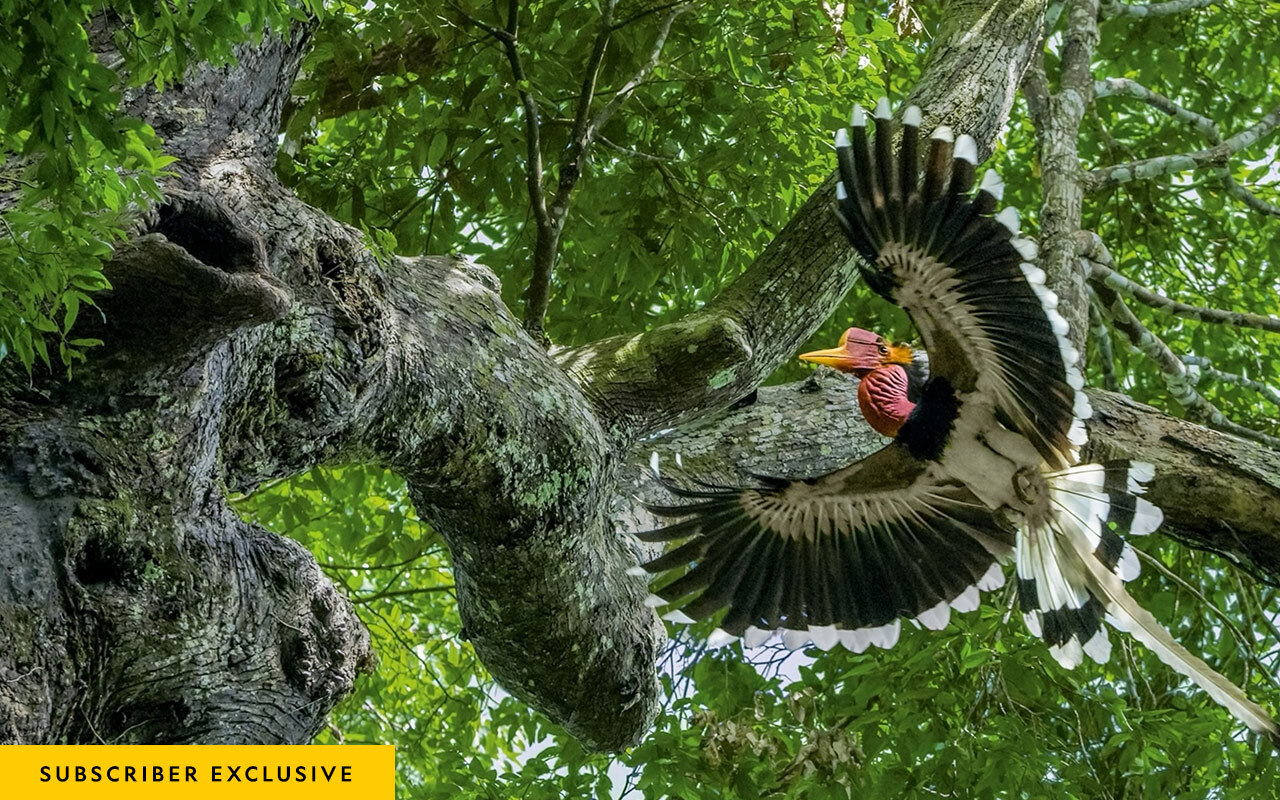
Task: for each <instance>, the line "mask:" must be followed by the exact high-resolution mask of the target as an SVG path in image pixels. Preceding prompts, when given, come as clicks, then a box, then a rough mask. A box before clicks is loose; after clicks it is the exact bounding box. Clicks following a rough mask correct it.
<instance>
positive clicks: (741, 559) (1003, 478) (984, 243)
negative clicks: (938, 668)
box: [635, 100, 1280, 746]
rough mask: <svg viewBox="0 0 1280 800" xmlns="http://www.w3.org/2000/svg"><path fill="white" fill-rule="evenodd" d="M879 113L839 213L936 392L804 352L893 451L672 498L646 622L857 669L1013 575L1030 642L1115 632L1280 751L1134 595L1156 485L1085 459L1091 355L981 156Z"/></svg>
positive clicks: (892, 374) (1073, 652)
mask: <svg viewBox="0 0 1280 800" xmlns="http://www.w3.org/2000/svg"><path fill="white" fill-rule="evenodd" d="M874 117H875V132H874V141H873V137H871V136H869V135H868V131H867V116H866V114H865V112H864V111H863V110H862V109H861V108H857V107H855V108H854V111H853V119H852V126H851V128H852V132H851V133H850V131H848V130H842V131H840V132H839V134H838V135H837V137H836V155H837V161H838V165H839V172H840V182H839V185H838V187H837V190H836V203H835V211H836V215H837V217H838V218H839V220H840V223H841V225H842V227H843V229H844V232H845V234H846V235H847V236H848V238H849V241H850V242H851V243H852V244H853V247H854V249H855V250H856V251H857V253H858V255H859V256H860V260H859V262H858V267H859V269H860V271H861V273H862V277H863V278H864V280H865V281H866V283H867V285H868V286H870V287H871V288H872V289H873V290H874V291H875V292H877V293H878V294H880V295H881V296H882V297H884V298H885V299H887V300H889V301H890V302H893V303H896V304H897V305H899V306H901V307H902V308H903V309H904V310H905V311H906V312H907V313H908V314H909V315H910V317H911V319H912V321H913V323H914V324H915V327H916V329H917V330H918V331H919V333H920V336H921V338H922V339H923V342H924V345H925V348H926V350H927V351H928V358H929V361H928V367H929V377H928V379H927V380H922V377H923V376H922V374H921V373H922V370H921V369H920V365H919V364H917V363H916V362H915V359H913V358H912V356H911V353H910V351H909V350H908V349H907V348H904V347H902V346H900V345H896V344H893V343H889V342H885V341H884V340H882V339H880V338H879V337H876V336H875V335H874V334H870V333H869V332H867V331H862V330H859V329H856V328H854V329H850V330H849V331H847V332H846V334H845V336H844V337H843V339H842V340H841V343H840V346H839V347H836V348H833V349H831V350H825V351H819V352H816V353H808V354H805V356H802V357H803V358H807V359H808V360H810V361H817V362H821V363H827V364H831V365H833V366H836V367H837V368H839V369H843V370H846V371H850V372H856V373H861V374H862V375H863V381H862V384H861V385H860V386H859V390H858V395H859V401H860V405H861V407H862V409H863V412H864V415H865V416H866V417H867V420H868V422H869V423H870V424H871V425H872V426H873V427H875V428H876V429H877V430H879V431H880V432H881V433H884V434H886V435H891V436H893V437H894V438H893V440H892V441H891V442H890V443H889V444H887V445H886V446H885V447H883V448H882V449H880V450H878V451H877V452H875V453H873V454H871V455H870V456H868V457H866V458H864V459H862V460H860V461H857V462H855V463H853V464H850V465H849V466H847V467H844V468H842V469H838V470H836V471H834V472H831V473H828V474H826V475H822V476H820V477H817V478H812V479H796V480H787V479H781V478H771V477H760V476H756V479H757V483H758V485H757V486H754V487H751V488H733V487H725V486H716V485H711V484H705V483H700V482H699V485H698V486H697V488H681V487H677V486H674V485H669V486H668V488H669V489H670V490H671V491H672V492H673V494H674V495H676V496H677V497H678V498H680V499H682V500H686V501H691V502H686V503H683V504H679V505H670V506H653V507H651V508H652V510H653V511H654V512H655V513H656V514H658V515H660V516H668V517H673V518H681V521H678V522H674V523H672V524H670V525H668V526H666V527H663V528H660V529H657V530H654V531H650V532H648V533H643V534H640V535H639V538H640V539H642V540H644V541H647V542H680V541H681V540H683V541H682V543H679V544H676V545H673V546H672V547H671V548H670V549H668V550H667V552H665V553H664V554H663V555H661V556H659V557H657V558H655V559H653V560H651V561H649V562H648V563H646V564H644V565H643V566H642V567H639V568H635V571H636V572H637V573H639V574H649V573H657V574H660V576H661V577H659V578H658V579H657V580H656V581H655V583H654V586H653V589H652V592H653V594H652V595H651V596H650V598H649V604H650V605H653V606H663V605H670V606H672V607H673V608H674V610H672V611H671V612H670V613H668V614H667V615H666V617H667V619H670V620H673V621H676V622H691V621H694V620H698V619H703V618H706V617H709V616H712V615H713V614H717V613H718V612H720V611H721V610H722V609H723V610H724V611H723V614H722V615H721V616H720V617H719V618H718V620H717V627H716V628H715V631H714V632H713V634H712V636H711V643H712V644H720V643H724V642H727V641H731V640H732V639H734V638H736V637H739V636H741V637H743V639H744V643H745V644H746V645H747V646H754V645H757V644H760V643H761V642H763V641H765V640H766V639H768V638H769V637H770V636H772V635H773V632H774V631H775V630H776V629H781V631H782V638H783V642H784V643H785V644H786V645H787V646H789V647H792V648H795V647H800V646H802V645H804V644H805V643H807V642H809V641H812V642H813V643H814V644H816V645H817V646H819V647H821V648H823V649H828V648H830V647H832V646H834V645H835V644H836V643H837V642H839V643H841V644H843V645H844V646H845V647H846V648H848V649H850V650H852V651H854V652H862V651H863V650H865V649H866V648H867V647H868V646H869V645H872V644H874V645H877V646H879V647H891V646H893V644H894V643H896V641H897V639H898V634H899V631H900V625H901V620H902V618H908V619H915V620H916V621H918V622H919V623H920V624H921V625H922V626H924V627H926V628H931V629H935V630H936V629H940V628H942V627H945V626H946V625H947V623H948V621H949V619H950V613H951V610H952V609H956V610H959V611H967V610H972V609H974V608H976V607H977V605H978V601H979V591H990V590H993V589H996V588H998V587H999V586H1001V585H1002V584H1003V582H1004V571H1003V568H1002V565H1003V564H1004V563H1006V562H1008V561H1010V560H1012V561H1014V562H1015V565H1016V571H1017V594H1018V602H1019V605H1020V607H1021V610H1022V612H1023V615H1024V618H1025V620H1026V624H1027V627H1028V628H1029V629H1030V630H1031V631H1032V632H1033V633H1034V634H1035V635H1036V636H1039V637H1041V638H1043V639H1044V640H1045V642H1046V644H1047V645H1048V646H1049V651H1050V653H1051V654H1052V655H1053V657H1054V658H1055V659H1057V660H1058V662H1060V663H1061V664H1062V665H1063V666H1065V667H1068V668H1071V667H1074V666H1076V665H1078V664H1079V663H1081V661H1083V659H1084V657H1085V656H1086V655H1087V656H1089V657H1090V658H1092V659H1093V660H1095V661H1098V662H1105V661H1106V660H1107V658H1108V657H1109V655H1110V651H1111V644H1110V641H1109V639H1108V636H1107V630H1106V628H1105V627H1104V626H1103V624H1102V623H1103V621H1104V619H1105V621H1107V622H1109V623H1110V624H1111V625H1112V626H1113V627H1115V628H1117V629H1119V630H1122V631H1125V632H1128V633H1130V634H1132V635H1133V636H1134V637H1135V638H1136V639H1138V640H1139V641H1140V642H1142V643H1143V644H1144V645H1146V646H1147V647H1149V648H1151V649H1152V650H1153V651H1154V652H1155V653H1156V654H1157V655H1158V656H1159V657H1160V659H1161V660H1162V661H1164V662H1165V663H1166V664H1169V665H1170V666H1172V667H1173V668H1174V669H1176V670H1178V671H1179V672H1181V673H1183V674H1184V675H1187V676H1188V677H1190V678H1191V679H1192V680H1193V681H1195V682H1196V683H1197V684H1199V685H1200V686H1201V687H1202V688H1203V689H1204V690H1205V691H1206V692H1207V693H1208V694H1209V695H1210V696H1211V697H1212V698H1213V699H1214V700H1216V701H1217V702H1219V703H1221V704H1222V705H1224V706H1225V707H1226V708H1227V709H1228V710H1230V711H1231V713H1232V714H1234V715H1235V716H1236V717H1237V718H1239V719H1240V720H1241V721H1242V722H1244V723H1245V724H1246V725H1247V726H1248V727H1250V728H1251V729H1253V730H1254V731H1257V732H1259V733H1261V734H1264V735H1266V736H1267V737H1269V738H1270V739H1271V741H1272V742H1273V743H1276V744H1277V746H1280V727H1277V725H1276V723H1275V722H1274V721H1272V719H1271V718H1270V717H1269V716H1268V715H1267V713H1266V712H1265V711H1264V710H1263V709H1262V708H1260V707H1259V706H1258V705H1256V704H1254V703H1252V702H1251V701H1249V700H1248V699H1247V698H1246V697H1245V695H1244V693H1243V692H1242V691H1241V690H1240V689H1239V688H1238V687H1236V686H1235V685H1234V684H1232V683H1231V682H1230V681H1228V680H1227V679H1226V678H1224V677H1223V676H1221V675H1219V674H1218V673H1216V672H1214V671H1213V670H1212V669H1210V668H1209V666H1208V665H1206V664H1205V663H1204V662H1203V661H1201V660H1200V659H1199V658H1196V657H1195V656H1194V655H1192V654H1191V653H1190V652H1188V651H1187V650H1186V649H1185V648H1184V647H1182V646H1181V645H1180V644H1178V643H1177V642H1175V641H1174V640H1173V638H1172V637H1171V636H1170V635H1169V633H1168V631H1166V630H1165V629H1164V627H1162V626H1161V625H1160V624H1159V623H1158V622H1157V621H1156V620H1155V618H1154V617H1152V616H1151V614H1150V613H1149V612H1147V611H1146V610H1144V609H1143V608H1142V607H1140V606H1139V605H1138V604H1137V603H1136V602H1135V601H1134V600H1133V599H1132V598H1131V597H1130V596H1129V594H1128V592H1126V591H1125V588H1124V583H1123V582H1124V581H1125V580H1129V579H1131V578H1133V577H1134V576H1135V575H1136V574H1137V571H1138V570H1137V564H1138V562H1137V558H1136V557H1135V554H1134V552H1133V551H1132V549H1131V548H1130V547H1129V546H1128V545H1127V544H1125V543H1124V540H1123V538H1122V536H1123V535H1124V534H1144V533H1149V532H1150V531H1152V530H1154V529H1155V528H1156V527H1158V526H1159V524H1160V521H1161V516H1162V515H1161V513H1160V510H1159V509H1158V508H1156V507H1155V506H1154V505H1152V504H1151V503H1149V502H1148V501H1146V500H1145V499H1143V497H1142V496H1141V495H1142V493H1143V484H1144V483H1145V482H1146V481H1148V480H1150V478H1151V476H1152V467H1151V465H1149V464H1141V463H1131V462H1127V461H1115V462H1110V463H1106V464H1086V465H1080V464H1079V463H1078V461H1079V449H1080V447H1081V446H1083V445H1084V443H1085V441H1086V434H1085V427H1084V420H1086V419H1088V418H1089V416H1090V414H1091V410H1090V407H1089V401H1088V398H1087V397H1086V396H1085V394H1084V392H1083V391H1082V389H1083V386H1084V380H1083V377H1082V376H1081V373H1080V369H1079V367H1078V366H1077V361H1078V358H1079V354H1078V353H1077V351H1076V349H1075V348H1074V347H1073V346H1072V345H1071V343H1070V340H1069V339H1068V336H1067V334H1068V325H1067V322H1066V320H1065V319H1064V318H1063V317H1062V316H1061V315H1060V314H1059V313H1058V311H1057V297H1056V296H1055V295H1054V294H1053V292H1052V291H1050V290H1049V289H1048V288H1046V286H1045V274H1044V272H1043V271H1042V270H1041V269H1039V268H1038V267H1037V266H1035V261H1036V246H1035V244H1034V243H1033V242H1031V241H1030V240H1028V239H1025V238H1021V237H1019V236H1018V227H1019V226H1018V215H1017V211H1016V209H1014V208H1011V207H1010V208H1005V209H1004V210H1002V211H1000V212H999V213H996V205H997V203H998V201H999V200H1000V196H1001V192H1002V189H1003V183H1002V182H1001V180H1000V178H999V177H998V176H997V175H996V174H995V173H994V172H993V171H990V170H988V171H987V172H986V174H985V175H984V177H983V178H982V181H981V183H980V185H979V187H978V189H977V191H971V189H972V187H973V183H974V179H975V173H976V168H977V147H976V144H975V142H974V140H973V139H972V138H971V137H970V136H968V135H961V136H959V137H953V135H952V133H951V131H950V129H948V128H946V127H945V126H944V127H939V128H938V129H936V130H935V131H934V132H933V134H932V136H931V138H930V140H929V142H928V144H927V148H926V147H922V146H921V142H920V131H919V127H920V123H921V113H920V110H919V109H918V108H916V107H911V108H908V109H906V111H905V113H904V114H903V117H902V123H901V125H900V126H899V125H898V124H896V123H895V122H894V121H893V119H892V117H891V115H890V113H889V104H888V101H887V100H882V101H881V102H880V103H879V104H878V105H877V107H876V111H875V114H874ZM899 128H900V133H901V142H900V144H899V147H898V149H897V150H896V151H895V150H894V148H893V144H892V143H893V140H894V138H895V136H896V135H897V134H898V133H899ZM922 150H927V152H924V153H923V165H922V164H921V163H920V162H921V156H922ZM922 167H923V168H922ZM913 373H914V377H913Z"/></svg>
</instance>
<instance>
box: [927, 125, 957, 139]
mask: <svg viewBox="0 0 1280 800" xmlns="http://www.w3.org/2000/svg"><path fill="white" fill-rule="evenodd" d="M930 138H932V139H937V140H938V141H942V142H950V141H953V140H954V139H955V136H954V135H953V134H952V133H951V128H949V127H947V126H946V125H939V126H938V127H937V128H934V130H933V136H931V137H930Z"/></svg>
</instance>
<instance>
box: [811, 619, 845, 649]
mask: <svg viewBox="0 0 1280 800" xmlns="http://www.w3.org/2000/svg"><path fill="white" fill-rule="evenodd" d="M809 637H810V638H811V639H812V640H813V643H814V644H815V645H817V646H818V647H820V648H821V649H823V650H830V649H831V648H833V647H835V646H836V643H837V642H839V641H840V636H839V635H838V634H837V633H836V626H834V625H817V626H815V627H812V628H810V629H809Z"/></svg>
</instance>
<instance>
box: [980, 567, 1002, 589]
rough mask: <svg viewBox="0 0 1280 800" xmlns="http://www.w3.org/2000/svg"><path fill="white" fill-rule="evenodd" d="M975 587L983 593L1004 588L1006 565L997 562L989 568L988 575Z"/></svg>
mask: <svg viewBox="0 0 1280 800" xmlns="http://www.w3.org/2000/svg"><path fill="white" fill-rule="evenodd" d="M974 585H975V586H977V587H978V589H979V591H983V592H994V591H995V590H996V589H999V588H1000V587H1001V586H1004V565H1003V564H1001V563H1000V562H999V561H996V562H995V563H993V564H992V565H991V566H990V567H988V568H987V571H986V573H984V574H983V576H982V577H981V578H979V579H978V582H977V583H976V584H974Z"/></svg>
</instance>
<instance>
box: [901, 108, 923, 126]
mask: <svg viewBox="0 0 1280 800" xmlns="http://www.w3.org/2000/svg"><path fill="white" fill-rule="evenodd" d="M923 121H924V115H923V114H922V113H920V106H907V110H906V111H903V112H902V124H903V125H910V126H911V127H913V128H918V127H920V123H921V122H923Z"/></svg>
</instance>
